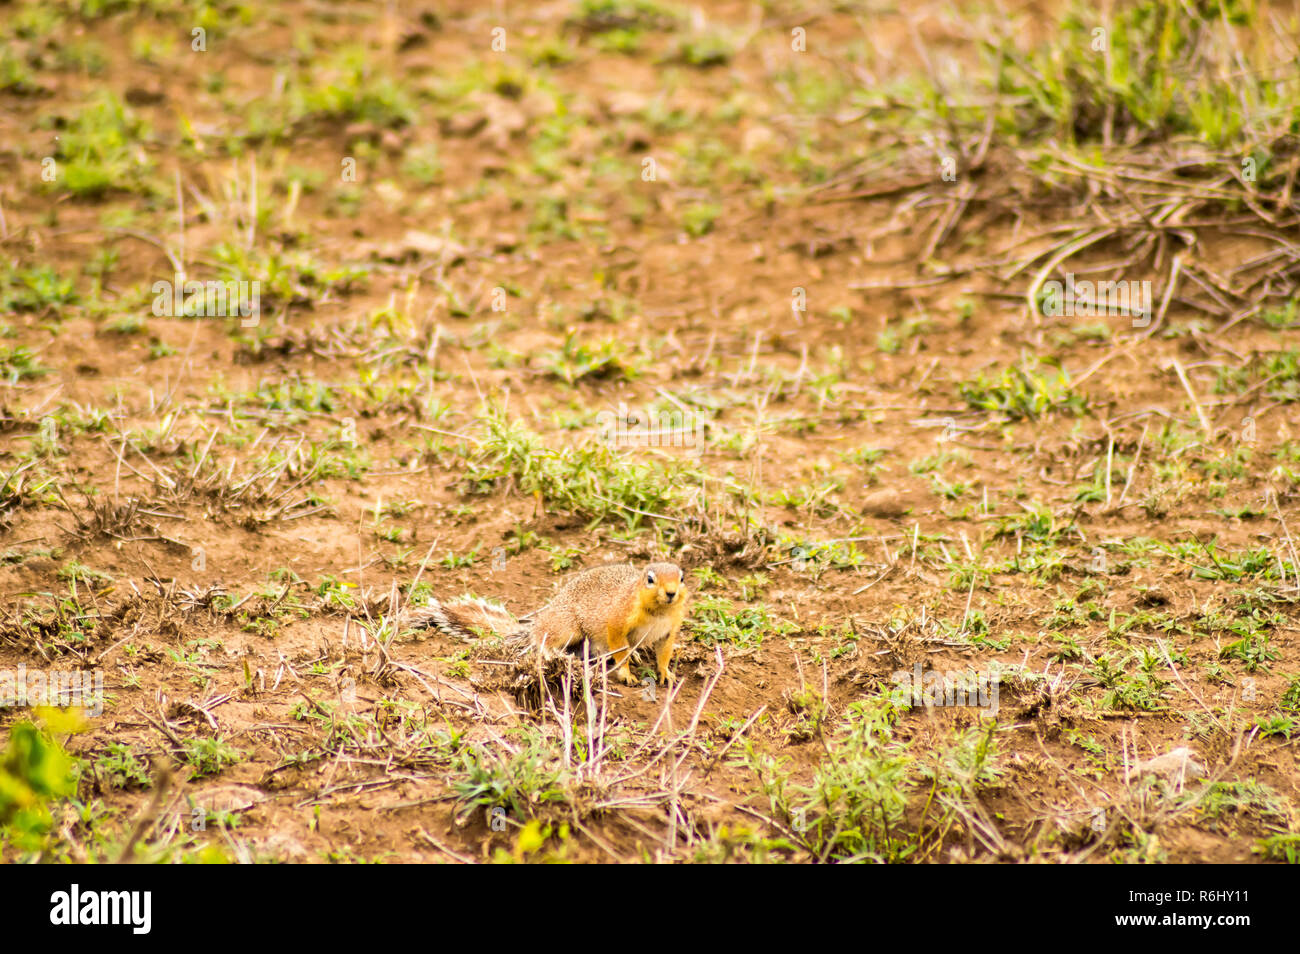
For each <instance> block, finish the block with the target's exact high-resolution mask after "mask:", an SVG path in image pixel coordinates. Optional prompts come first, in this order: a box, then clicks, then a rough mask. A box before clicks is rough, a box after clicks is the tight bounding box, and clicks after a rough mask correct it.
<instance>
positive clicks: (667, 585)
mask: <svg viewBox="0 0 1300 954" xmlns="http://www.w3.org/2000/svg"><path fill="white" fill-rule="evenodd" d="M686 597H687V591H686V581H685V579H684V578H683V576H682V571H681V568H680V567H678V566H676V565H675V564H672V563H651V564H650V565H649V566H646V567H644V568H639V567H635V566H632V565H631V564H626V563H615V564H610V565H607V566H598V567H593V568H592V569H590V570H584V571H583V572H581V573H578V574H576V575H575V576H573V577H571V578H570V579H569V581H568V582H566V583H565V584H564V586H563V587H562V588H561V589H560V592H558V593H557V594H555V598H554V599H552V600H551V601H550V602H549V603H547V604H546V605H545V606H544V607H542V608H541V609H540V610H538V611H537V615H536V617H535V618H534V619H533V621H532V622H531V624H524V623H521V622H520V621H519V620H517V619H515V618H514V617H513V616H511V615H510V613H508V612H507V611H506V610H504V609H502V608H501V607H499V606H495V605H493V604H491V603H487V602H485V601H483V600H479V599H472V598H467V599H461V600H457V601H455V602H451V603H441V602H438V601H436V600H435V601H434V602H432V603H430V604H429V605H428V606H425V607H421V608H419V609H416V610H412V611H410V612H408V613H407V614H406V616H405V618H404V619H403V625H405V626H410V627H415V628H418V627H421V626H432V627H434V628H436V629H440V630H442V631H444V632H448V633H451V634H452V635H457V636H469V637H472V636H475V635H477V631H481V630H488V631H490V632H492V633H495V634H497V635H498V636H503V637H505V638H506V639H508V640H516V641H519V642H524V641H527V643H528V644H529V645H531V647H532V648H533V649H541V650H542V652H543V653H545V652H546V651H548V650H552V651H553V650H558V649H569V648H571V647H575V646H579V645H581V644H582V642H583V641H584V640H585V641H587V642H588V643H589V644H590V646H591V653H592V656H593V658H599V657H601V656H604V655H606V654H609V655H612V656H613V659H614V673H615V675H616V676H617V677H618V678H619V679H621V680H622V681H623V682H624V683H625V684H627V685H629V686H634V685H636V679H635V677H633V675H632V673H631V670H630V668H629V660H628V657H629V656H630V655H631V652H632V650H634V649H638V648H641V647H643V646H645V647H650V648H653V649H654V652H655V663H656V668H657V669H658V672H659V682H660V683H661V684H667V683H670V682H671V681H672V679H673V675H672V672H671V671H670V670H669V668H668V664H669V662H670V661H671V660H672V655H673V643H674V641H675V640H676V639H677V631H678V630H679V629H680V628H681V625H682V619H683V618H684V617H685V615H686Z"/></svg>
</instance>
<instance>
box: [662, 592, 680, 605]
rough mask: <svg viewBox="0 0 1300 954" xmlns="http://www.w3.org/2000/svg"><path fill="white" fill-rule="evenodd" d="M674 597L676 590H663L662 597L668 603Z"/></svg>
mask: <svg viewBox="0 0 1300 954" xmlns="http://www.w3.org/2000/svg"><path fill="white" fill-rule="evenodd" d="M676 597H677V591H676V590H673V591H672V592H669V591H668V590H664V598H665V599H667V600H668V602H669V603H671V602H672V601H673V600H674V599H675V598H676Z"/></svg>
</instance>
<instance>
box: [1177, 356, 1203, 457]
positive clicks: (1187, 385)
mask: <svg viewBox="0 0 1300 954" xmlns="http://www.w3.org/2000/svg"><path fill="white" fill-rule="evenodd" d="M1173 368H1174V371H1176V372H1177V373H1178V380H1179V381H1182V382H1183V390H1184V391H1186V392H1187V396H1188V397H1189V398H1191V399H1192V407H1194V408H1196V416H1197V417H1198V418H1199V419H1200V421H1201V429H1202V430H1204V431H1205V439H1206V440H1209V439H1210V437H1211V436H1212V434H1211V431H1212V429H1211V427H1210V421H1209V418H1207V417H1206V416H1205V410H1204V409H1203V408H1202V407H1201V402H1200V400H1198V399H1197V397H1196V392H1195V391H1193V390H1192V382H1190V381H1188V380H1187V372H1186V371H1184V370H1183V363H1182V362H1181V361H1179V360H1178V359H1177V358H1174V360H1173Z"/></svg>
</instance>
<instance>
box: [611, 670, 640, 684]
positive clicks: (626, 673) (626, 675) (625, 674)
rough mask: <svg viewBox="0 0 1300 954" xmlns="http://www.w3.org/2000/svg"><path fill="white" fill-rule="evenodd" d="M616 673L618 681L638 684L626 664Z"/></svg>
mask: <svg viewBox="0 0 1300 954" xmlns="http://www.w3.org/2000/svg"><path fill="white" fill-rule="evenodd" d="M616 675H617V676H618V680H619V682H621V683H623V685H625V686H636V685H639V683H638V682H637V681H636V676H634V675H632V671H631V670H630V669H629V668H628V667H627V666H623V667H621V668H620V669H619V670H618V673H617V674H616Z"/></svg>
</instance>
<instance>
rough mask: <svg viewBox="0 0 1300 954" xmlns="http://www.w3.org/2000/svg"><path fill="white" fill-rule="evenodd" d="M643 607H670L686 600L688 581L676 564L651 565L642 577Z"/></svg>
mask: <svg viewBox="0 0 1300 954" xmlns="http://www.w3.org/2000/svg"><path fill="white" fill-rule="evenodd" d="M641 583H642V587H641V605H643V606H670V605H672V604H673V603H680V602H681V601H682V600H684V599H685V598H686V581H685V580H684V579H683V578H682V570H681V567H679V566H677V565H676V564H675V563H651V564H650V565H649V566H647V567H646V568H645V572H644V573H643V574H642V577H641Z"/></svg>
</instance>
